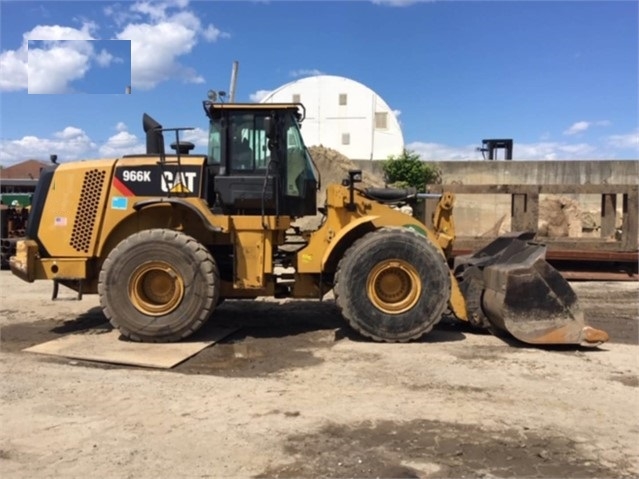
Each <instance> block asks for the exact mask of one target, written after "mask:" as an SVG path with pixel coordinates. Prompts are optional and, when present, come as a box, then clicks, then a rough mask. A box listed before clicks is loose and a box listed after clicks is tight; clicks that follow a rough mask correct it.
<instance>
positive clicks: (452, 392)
mask: <svg viewBox="0 0 639 479" xmlns="http://www.w3.org/2000/svg"><path fill="white" fill-rule="evenodd" d="M573 286H574V288H575V289H576V291H577V293H578V295H579V296H580V298H581V300H582V308H583V309H584V311H585V313H586V318H587V320H588V322H589V323H590V324H592V325H594V326H596V327H601V328H604V329H607V330H608V331H609V332H610V334H611V338H612V339H611V342H609V343H606V344H605V345H603V346H601V347H599V348H596V349H582V348H578V347H574V348H573V347H561V348H532V347H525V346H516V345H513V344H508V343H506V342H504V341H503V340H502V339H499V338H497V337H494V336H491V335H487V334H476V333H473V332H470V331H469V330H467V329H466V328H465V327H464V326H463V325H461V324H455V323H448V322H445V323H443V324H442V325H441V326H439V327H438V328H436V330H434V331H433V332H432V333H431V334H429V335H428V336H426V337H425V338H424V339H423V340H421V341H419V342H415V343H410V344H392V345H388V344H376V343H371V342H368V341H366V340H363V339H362V338H359V337H358V336H357V335H355V334H354V333H352V332H351V331H350V330H349V329H348V328H345V327H344V326H343V324H342V321H341V319H340V318H339V316H338V314H337V311H336V308H335V306H334V305H333V304H332V303H331V302H330V301H326V302H322V303H312V304H310V303H309V302H305V301H288V302H282V303H281V304H278V303H274V302H269V301H251V302H239V301H228V302H226V303H224V304H223V305H222V306H221V307H220V309H219V311H218V312H217V315H216V317H215V321H216V322H217V323H219V324H233V325H237V326H240V328H241V329H240V330H239V331H238V332H237V333H235V334H234V335H233V336H231V337H229V338H227V339H226V340H225V341H224V342H223V343H221V344H218V345H215V346H213V347H211V348H208V349H205V350H204V351H202V352H201V353H200V354H198V355H197V356H195V357H193V358H191V359H190V360H188V361H186V362H184V363H182V364H181V365H179V366H178V367H176V368H174V369H172V370H169V371H159V370H149V369H143V368H133V367H121V366H113V365H104V364H98V363H91V362H84V361H77V360H68V359H62V358H55V357H48V356H41V355H35V354H29V353H24V352H22V351H21V350H22V349H23V348H25V347H28V346H31V345H33V344H37V343H40V342H43V341H46V340H49V339H54V338H56V337H60V336H61V335H64V334H70V333H75V334H83V333H86V332H89V331H90V330H91V328H93V327H95V326H97V325H101V324H103V323H104V321H105V320H104V316H103V315H102V313H101V312H100V309H99V307H98V301H97V298H96V297H92V296H85V298H84V299H83V300H82V301H79V302H78V301H74V300H72V298H73V297H74V295H73V293H72V292H70V291H69V290H64V289H61V294H60V296H61V298H62V299H61V300H59V301H56V302H51V301H50V294H51V284H50V283H46V282H39V283H35V284H31V285H29V284H26V283H22V282H20V281H19V280H18V279H16V278H14V277H13V276H11V275H10V273H9V272H6V271H2V272H0V300H1V303H0V310H1V312H2V314H1V318H0V326H1V327H2V329H1V330H0V337H1V342H0V347H1V352H0V368H1V369H0V371H1V373H2V390H1V396H0V397H1V401H2V402H1V404H2V408H1V411H0V420H1V426H2V427H1V428H0V474H1V475H2V477H3V478H33V477H82V478H85V477H117V478H120V477H122V478H128V477H135V478H146V477H148V478H157V477H189V478H190V477H214V478H219V477H229V478H236V477H421V478H426V477H451V478H453V477H487V478H489V477H515V476H516V477H615V478H619V477H628V478H630V477H637V476H639V406H638V405H639V376H638V371H639V364H638V358H639V354H638V353H639V345H638V343H639V338H638V333H637V331H638V329H637V325H638V324H639V312H638V295H639V283H636V282H634V283H633V282H626V283H586V282H584V283H574V284H573Z"/></svg>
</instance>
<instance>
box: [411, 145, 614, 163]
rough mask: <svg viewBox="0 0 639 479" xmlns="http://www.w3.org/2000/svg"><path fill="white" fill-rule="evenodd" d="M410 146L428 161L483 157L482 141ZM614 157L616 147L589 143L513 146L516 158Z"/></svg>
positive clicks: (585, 158) (577, 158)
mask: <svg viewBox="0 0 639 479" xmlns="http://www.w3.org/2000/svg"><path fill="white" fill-rule="evenodd" d="M406 149H408V150H412V151H415V152H416V153H418V154H419V155H420V156H421V158H422V159H423V160H426V161H438V160H440V161H457V160H481V159H482V158H483V157H482V154H481V152H480V151H479V150H478V145H467V146H460V147H456V146H449V145H443V144H440V143H425V142H413V143H408V144H407V145H406ZM502 157H503V156H500V158H502ZM614 157H615V154H614V151H610V150H607V149H605V148H601V147H596V146H594V145H591V144H588V143H560V142H539V143H516V142H515V144H514V148H513V158H514V159H515V160H579V159H583V160H587V159H605V158H614Z"/></svg>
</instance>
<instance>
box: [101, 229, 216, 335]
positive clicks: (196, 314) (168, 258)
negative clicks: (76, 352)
mask: <svg viewBox="0 0 639 479" xmlns="http://www.w3.org/2000/svg"><path fill="white" fill-rule="evenodd" d="M219 285H220V278H219V273H218V269H217V266H216V264H215V260H214V259H213V257H212V256H211V254H210V253H209V251H208V250H207V249H206V248H205V247H204V246H203V245H201V244H200V243H199V242H197V241H196V240H195V239H194V238H192V237H190V236H188V235H186V234H184V233H180V232H178V231H173V230H168V229H151V230H145V231H140V232H139V233H135V234H133V235H131V236H130V237H128V238H127V239H125V240H124V241H122V242H121V243H120V244H118V245H117V246H116V247H115V248H114V249H113V250H112V251H111V253H110V254H109V255H108V256H107V259H106V260H105V262H104V264H103V265H102V270H101V271H100V277H99V282H98V293H99V295H100V304H101V305H102V309H103V311H104V314H105V316H106V317H107V319H109V321H110V322H111V324H112V325H113V326H114V327H115V328H118V329H119V330H120V332H121V333H122V335H123V336H125V337H126V338H128V339H130V340H132V341H145V342H172V341H179V340H181V339H184V338H186V337H187V336H190V335H191V334H193V333H194V332H195V331H197V330H198V329H199V328H200V327H201V326H202V325H203V324H204V323H205V322H206V320H207V319H208V317H209V316H210V315H211V313H212V312H213V309H214V308H215V305H216V304H217V301H218V297H219V289H220V286H219Z"/></svg>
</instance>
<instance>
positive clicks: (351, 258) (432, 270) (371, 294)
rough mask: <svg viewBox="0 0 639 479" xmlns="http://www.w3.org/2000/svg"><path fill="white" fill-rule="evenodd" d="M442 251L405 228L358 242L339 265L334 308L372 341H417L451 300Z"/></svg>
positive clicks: (447, 272)
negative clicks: (337, 308) (336, 307)
mask: <svg viewBox="0 0 639 479" xmlns="http://www.w3.org/2000/svg"><path fill="white" fill-rule="evenodd" d="M450 288H451V283H450V272H449V269H448V265H447V263H446V259H445V257H444V255H443V254H442V252H441V250H440V249H439V248H438V247H437V246H435V245H434V244H432V243H431V242H430V240H429V239H428V238H425V237H424V236H421V235H420V234H418V233H416V232H414V231H412V230H410V229H407V228H383V229H380V230H377V231H373V232H371V233H368V234H366V235H365V236H363V237H362V238H360V239H359V240H357V241H356V242H355V243H354V244H353V245H352V246H351V247H350V248H349V249H348V250H347V251H346V253H345V254H344V257H343V258H342V259H341V261H340V262H339V265H338V268H337V274H336V276H335V287H334V290H335V302H336V303H337V306H338V307H339V308H340V310H341V312H342V315H343V316H344V318H346V319H347V320H348V322H349V323H350V325H351V327H352V328H353V329H355V330H356V331H358V332H359V333H361V334H362V335H364V336H367V337H369V338H372V339H374V340H376V341H386V342H405V341H410V340H413V339H417V338H419V337H420V336H422V335H424V334H425V333H427V332H428V331H430V330H431V329H432V328H433V326H434V325H435V324H437V323H438V322H439V320H440V319H441V317H442V313H443V312H444V310H445V309H446V306H447V304H448V300H449V298H450Z"/></svg>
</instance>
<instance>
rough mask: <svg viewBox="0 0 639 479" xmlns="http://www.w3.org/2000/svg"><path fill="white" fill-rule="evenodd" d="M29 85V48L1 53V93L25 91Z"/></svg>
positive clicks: (24, 47) (23, 47) (23, 46)
mask: <svg viewBox="0 0 639 479" xmlns="http://www.w3.org/2000/svg"><path fill="white" fill-rule="evenodd" d="M28 84H29V73H28V69H27V46H26V43H25V44H23V45H22V46H21V47H20V48H19V49H17V50H7V51H5V52H2V53H0V91H17V90H24V89H25V88H27V86H28Z"/></svg>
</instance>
